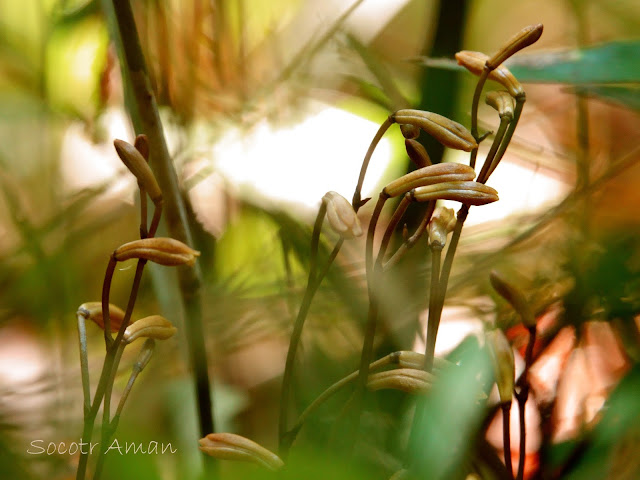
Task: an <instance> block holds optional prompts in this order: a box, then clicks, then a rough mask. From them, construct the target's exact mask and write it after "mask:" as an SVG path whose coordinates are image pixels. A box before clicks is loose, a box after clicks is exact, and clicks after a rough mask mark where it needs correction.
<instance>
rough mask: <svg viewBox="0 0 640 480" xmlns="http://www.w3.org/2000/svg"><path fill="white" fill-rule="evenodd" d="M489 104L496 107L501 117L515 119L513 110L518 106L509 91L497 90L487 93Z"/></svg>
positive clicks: (486, 98)
mask: <svg viewBox="0 0 640 480" xmlns="http://www.w3.org/2000/svg"><path fill="white" fill-rule="evenodd" d="M485 101H486V102H487V105H489V106H490V107H492V108H494V109H495V110H496V111H497V112H498V115H500V118H506V119H508V120H509V121H511V119H513V111H514V109H515V108H516V102H515V101H514V100H513V97H512V96H511V94H510V93H509V92H505V91H502V90H501V91H497V90H494V91H493V92H489V93H487V96H486V97H485Z"/></svg>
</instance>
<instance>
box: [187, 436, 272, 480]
mask: <svg viewBox="0 0 640 480" xmlns="http://www.w3.org/2000/svg"><path fill="white" fill-rule="evenodd" d="M198 443H199V444H200V450H202V451H203V452H204V453H206V454H207V455H211V456H212V457H214V458H219V459H222V460H238V461H242V462H253V463H257V464H259V465H262V466H264V467H267V468H268V469H270V470H274V471H275V470H280V469H281V468H282V467H283V466H284V462H283V461H282V460H281V459H280V457H278V456H277V455H276V454H275V453H273V452H271V451H270V450H267V449H266V448H264V447H263V446H262V445H259V444H257V443H256V442H254V441H253V440H249V439H248V438H245V437H242V436H240V435H236V434H234V433H210V434H209V435H207V436H206V437H204V438H201V439H200V440H199V441H198Z"/></svg>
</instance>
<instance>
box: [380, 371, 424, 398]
mask: <svg viewBox="0 0 640 480" xmlns="http://www.w3.org/2000/svg"><path fill="white" fill-rule="evenodd" d="M433 378H434V377H433V375H431V374H429V373H427V372H425V371H424V370H415V369H412V368H398V369H396V370H388V371H386V372H380V373H374V374H373V375H370V376H369V379H368V380H367V388H368V389H369V390H371V391H373V392H375V391H376V390H386V389H391V390H401V391H403V392H406V393H414V394H415V393H424V392H425V391H426V390H427V389H428V388H429V386H430V385H431V383H432V382H433Z"/></svg>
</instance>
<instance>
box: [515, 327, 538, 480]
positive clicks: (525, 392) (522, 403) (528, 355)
mask: <svg viewBox="0 0 640 480" xmlns="http://www.w3.org/2000/svg"><path fill="white" fill-rule="evenodd" d="M528 330H529V343H528V344H527V350H526V352H525V356H524V370H523V372H522V375H521V376H520V379H519V380H518V384H519V386H520V391H519V392H516V399H517V400H518V414H519V415H518V420H519V422H520V451H519V452H518V454H519V457H518V476H517V477H516V480H522V479H523V478H524V458H525V455H526V446H527V430H526V422H525V407H526V404H527V400H528V399H529V368H530V367H531V364H532V363H533V347H534V345H535V343H536V326H535V325H534V326H532V327H528Z"/></svg>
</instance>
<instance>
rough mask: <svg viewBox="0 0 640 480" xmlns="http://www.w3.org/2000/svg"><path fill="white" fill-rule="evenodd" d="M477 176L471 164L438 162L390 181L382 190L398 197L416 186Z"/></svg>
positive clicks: (386, 193)
mask: <svg viewBox="0 0 640 480" xmlns="http://www.w3.org/2000/svg"><path fill="white" fill-rule="evenodd" d="M475 176H476V172H475V170H474V169H473V168H471V167H470V166H469V165H463V164H461V163H455V162H449V163H437V164H436V165H429V166H428V167H422V168H420V169H418V170H414V171H413V172H411V173H407V174H406V175H403V176H402V177H400V178H398V179H396V180H394V181H393V182H391V183H389V184H388V185H387V186H386V187H384V188H383V189H382V191H383V192H384V193H385V195H387V196H389V197H397V196H398V195H404V194H405V193H407V192H409V191H411V190H412V189H414V188H416V187H421V186H425V185H433V184H436V183H442V182H461V181H464V180H473V179H474V178H475Z"/></svg>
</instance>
